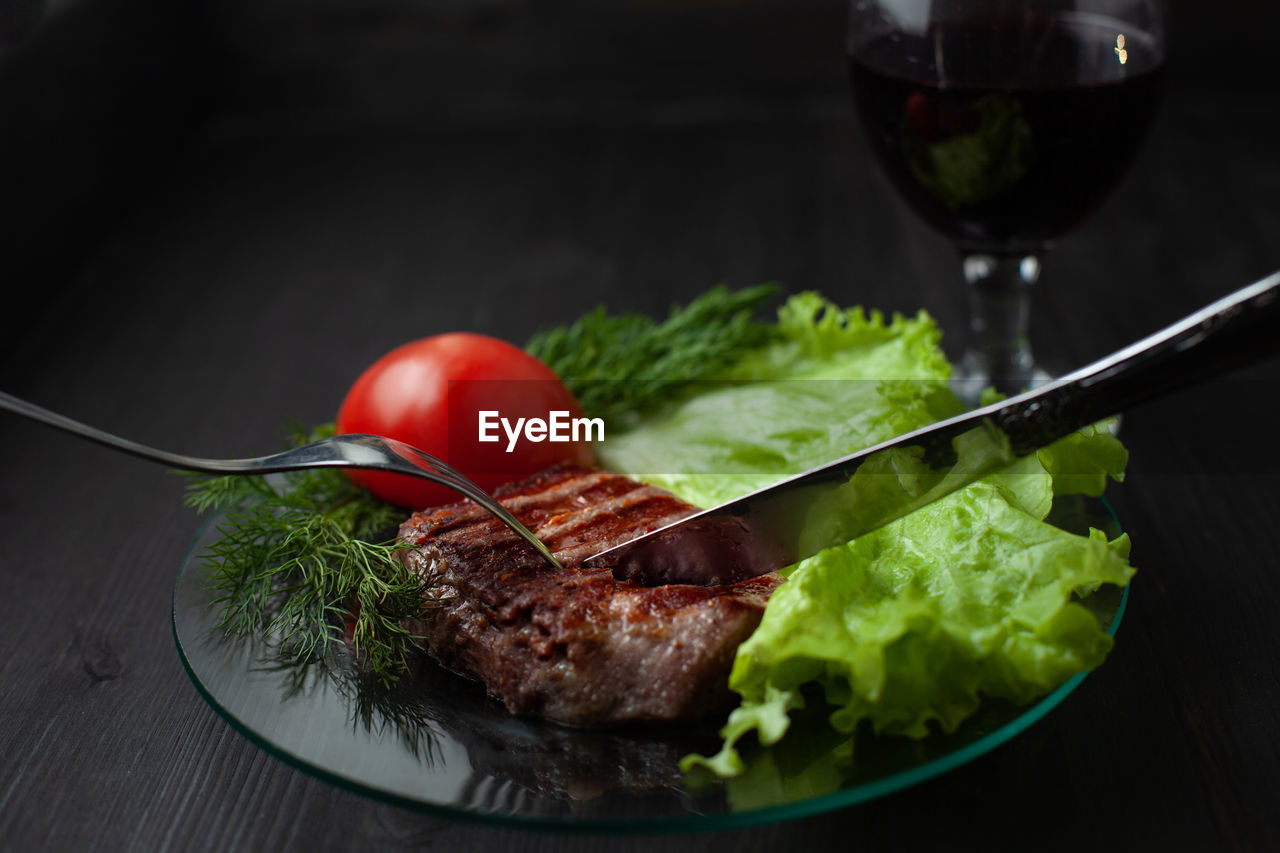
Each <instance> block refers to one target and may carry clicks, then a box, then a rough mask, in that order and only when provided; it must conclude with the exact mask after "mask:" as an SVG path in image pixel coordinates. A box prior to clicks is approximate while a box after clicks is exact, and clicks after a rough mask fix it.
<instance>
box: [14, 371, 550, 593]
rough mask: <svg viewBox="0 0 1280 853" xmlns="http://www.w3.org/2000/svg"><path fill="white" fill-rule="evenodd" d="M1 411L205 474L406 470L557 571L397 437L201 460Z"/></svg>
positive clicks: (50, 416) (512, 523)
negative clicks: (478, 511) (469, 506)
mask: <svg viewBox="0 0 1280 853" xmlns="http://www.w3.org/2000/svg"><path fill="white" fill-rule="evenodd" d="M0 409H6V410H8V411H10V412H13V413H14V414H18V415H22V416H24V417H27V418H30V419H31V420H33V421H39V422H40V423H43V424H47V425H48V426H51V427H56V428H57V429H60V430H63V431H64V432H69V433H71V434H72V435H78V436H80V437H81V438H87V439H89V440H90V441H95V442H97V443H98V444H102V445H105V446H107V447H110V448H114V449H115V450H123V451H124V452H125V453H131V454H133V455H134V456H139V457H141V458H143V459H150V460H151V461H153V462H163V463H164V464H166V465H170V466H172V467H174V468H180V469H182V470H184V471H201V472H203V473H207V474H274V473H278V472H281V471H301V470H304V469H306V468H364V469H366V470H370V471H390V472H393V473H396V474H408V475H409V476H410V477H421V478H422V479H424V480H431V481H432V482H434V483H439V484H440V485H442V486H447V487H449V488H450V489H453V490H454V491H456V492H458V493H459V494H461V495H463V496H465V497H468V498H470V499H471V500H473V501H475V502H476V503H477V504H479V505H480V506H482V507H484V508H485V509H486V510H488V511H489V512H490V513H492V514H493V515H494V516H495V517H496V518H497V519H498V520H499V521H501V522H502V523H503V524H505V525H506V526H507V527H509V528H511V529H512V530H513V531H515V532H516V533H518V534H519V535H520V536H521V537H523V538H524V539H525V541H527V542H528V543H529V544H530V545H532V546H533V547H534V548H536V549H537V551H538V553H539V554H541V555H542V557H543V559H545V560H546V561H547V562H548V563H550V564H551V565H552V566H554V567H555V568H557V569H558V568H560V563H559V562H557V561H556V558H555V557H554V556H553V555H552V554H551V549H549V548H548V547H547V546H546V545H545V544H544V543H543V542H542V540H540V539H538V537H537V536H534V535H533V533H532V531H530V530H529V528H527V527H525V526H524V525H523V524H521V523H520V522H519V521H518V520H516V517H515V516H513V515H512V514H511V513H510V512H508V511H507V509H506V508H505V507H504V506H502V504H500V503H498V502H497V501H495V500H494V499H493V498H492V497H490V496H489V494H488V493H487V492H485V491H484V489H482V488H480V487H479V486H477V485H476V484H475V483H473V482H472V481H471V480H469V479H467V478H466V477H465V476H463V475H462V474H461V473H460V472H459V471H458V470H457V469H456V468H453V467H452V466H450V465H448V464H447V463H445V462H442V461H441V460H439V459H437V458H435V457H434V456H432V455H430V454H429V453H424V452H423V451H421V450H419V449H418V448H416V447H413V446H411V445H408V444H405V443H404V442H403V441H396V440H395V439H394V438H384V437H383V436H380V435H336V436H333V437H332V438H322V439H320V440H319V441H313V442H311V443H310V444H305V445H303V446H302V447H295V448H293V449H292V450H285V451H283V452H281V453H273V454H272V455H270V456H257V457H252V458H249V459H202V458H200V457H198V456H185V455H183V454H181V453H170V452H168V451H167V450H157V449H156V448H154V447H148V446H147V445H145V444H139V443H137V442H136V441H130V440H129V439H127V438H121V437H119V436H117V435H112V434H111V433H109V432H103V431H102V430H100V429H96V428H94V427H91V426H88V425H87V424H82V423H80V422H79V421H75V420H72V419H71V418H68V417H66V416H64V415H60V414H58V413H57V412H51V411H49V410H48V409H42V408H40V407H39V406H37V405H34V404H32V403H28V402H27V401H26V400H22V399H19V398H17V397H14V396H13V395H11V394H6V393H4V392H3V391H0Z"/></svg>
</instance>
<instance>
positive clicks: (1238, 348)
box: [989, 272, 1280, 456]
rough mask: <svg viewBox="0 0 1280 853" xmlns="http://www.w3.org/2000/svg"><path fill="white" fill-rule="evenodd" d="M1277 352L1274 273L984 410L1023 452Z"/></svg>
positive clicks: (1279, 331) (1277, 279) (1279, 296)
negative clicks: (1098, 358)
mask: <svg viewBox="0 0 1280 853" xmlns="http://www.w3.org/2000/svg"><path fill="white" fill-rule="evenodd" d="M1277 353H1280V272H1276V273H1272V274H1271V275H1269V276H1267V277H1266V278H1264V279H1262V280H1261V281H1257V282H1255V283H1253V284H1251V285H1249V286H1247V287H1244V288H1241V289H1240V290H1237V291H1236V292H1235V293H1232V294H1230V295H1229V296H1226V297H1223V298H1222V299H1219V300H1218V301H1216V302H1214V303H1212V304H1210V305H1207V306H1205V307H1204V308H1202V309H1200V310H1199V311H1196V312H1195V313H1193V314H1190V315H1188V316H1187V317H1184V318H1183V319H1182V320H1179V321H1178V322H1176V323H1174V324H1173V325H1171V326H1168V327H1166V328H1164V329H1162V330H1161V331H1159V332H1156V333H1155V334H1153V335H1149V336H1148V337H1146V338H1143V339H1142V340H1140V341H1138V342H1137V343H1134V344H1132V345H1130V346H1128V347H1125V348H1124V349H1122V350H1119V351H1118V352H1116V353H1113V354H1112V355H1109V356H1107V357H1106V358H1103V359H1101V360H1099V361H1096V362H1094V363H1093V364H1090V365H1088V366H1087V367H1083V368H1081V369H1080V370H1077V371H1074V372H1072V373H1070V374H1068V375H1066V376H1063V377H1062V378H1060V379H1057V380H1054V381H1053V382H1050V383H1048V384H1047V385H1044V386H1042V387H1041V388H1038V389H1036V390H1034V391H1030V392H1028V393H1026V394H1021V395H1019V396H1017V397H1013V398H1010V399H1009V400H1006V401H1004V402H1002V403H997V404H995V405H994V406H991V407H989V408H991V409H993V410H994V411H993V412H992V413H991V417H992V418H993V419H994V420H995V422H996V424H997V425H999V426H1000V427H1001V428H1002V429H1004V431H1005V432H1006V434H1008V436H1009V439H1010V442H1011V444H1012V448H1013V451H1014V453H1015V454H1016V455H1018V456H1024V455H1026V454H1027V453H1030V452H1032V451H1034V450H1036V449H1037V448H1040V447H1043V446H1044V445H1046V444H1048V443H1050V442H1052V441H1055V440H1057V439H1059V438H1062V437H1064V436H1067V435H1070V434H1071V433H1072V432H1074V431H1076V430H1078V429H1081V428H1083V427H1086V426H1088V425H1089V424H1093V423H1097V422H1098V421H1100V420H1102V419H1103V418H1106V417H1110V416H1111V415H1114V414H1116V413H1117V412H1120V411H1123V410H1124V409H1127V408H1130V407H1132V406H1135V405H1138V404H1139V403H1144V402H1146V401H1148V400H1151V399H1153V398H1155V397H1159V396H1162V395H1164V394H1166V393H1168V392H1170V391H1174V390H1177V389H1180V388H1185V387H1187V386H1189V385H1192V384H1194V383H1196V382H1200V381H1203V380H1206V379H1210V378H1213V377H1215V376H1219V375H1221V374H1223V373H1227V372H1228V371H1231V370H1234V369H1236V368H1238V367H1243V366H1245V365H1247V364H1252V363H1254V362H1256V361H1261V360H1262V359H1264V358H1267V357H1269V356H1272V355H1276V354H1277Z"/></svg>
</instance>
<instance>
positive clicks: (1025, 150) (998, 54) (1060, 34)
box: [847, 0, 1164, 403]
mask: <svg viewBox="0 0 1280 853" xmlns="http://www.w3.org/2000/svg"><path fill="white" fill-rule="evenodd" d="M847 47H848V53H849V60H850V77H851V81H852V88H853V96H854V101H855V103H856V105H857V109H858V112H859V115H860V118H861V121H862V124H863V126H864V129H865V130H866V133H867V136H868V139H869V142H870V145H871V148H872V150H873V151H874V152H875V154H876V157H877V158H878V160H879V162H880V165H881V167H882V168H883V169H884V171H885V173H886V174H887V175H888V177H889V180H890V181H891V183H892V184H893V186H894V187H895V188H896V189H897V190H898V192H899V193H901V195H902V196H903V198H905V199H906V201H907V202H908V204H909V205H910V206H911V207H912V208H913V209H914V210H915V211H916V213H917V214H919V215H920V216H921V217H923V218H924V220H925V221H926V222H928V223H929V224H930V225H932V226H933V227H934V228H936V229H937V230H939V231H941V232H942V233H943V234H944V235H946V236H947V237H948V238H950V239H951V241H952V243H953V244H954V245H955V246H956V248H957V249H958V250H959V252H960V255H961V259H962V264H961V268H962V271H963V274H964V279H965V281H966V282H967V283H968V286H969V294H970V338H969V341H968V349H967V350H966V352H965V353H964V356H963V357H962V358H961V360H960V363H959V365H958V367H957V372H956V381H955V383H954V384H955V388H956V390H957V392H958V393H959V394H960V396H961V397H962V398H963V399H965V400H966V401H968V402H971V403H972V402H973V401H974V400H975V399H976V397H977V395H978V393H979V391H980V390H981V389H982V388H983V387H985V386H987V385H991V386H994V387H995V388H996V390H998V391H1001V392H1004V393H1016V392H1018V391H1021V390H1023V389H1025V388H1027V387H1030V386H1033V385H1035V384H1037V383H1038V382H1040V381H1043V380H1045V379H1047V378H1048V374H1047V373H1046V372H1045V371H1044V370H1042V369H1041V368H1040V367H1038V366H1037V364H1036V362H1035V360H1034V359H1033V358H1032V354H1031V346H1030V343H1029V341H1028V335H1027V330H1028V321H1029V310H1030V297H1031V292H1030V290H1031V286H1032V285H1034V284H1035V282H1036V280H1037V279H1038V278H1039V275H1040V255H1041V254H1042V253H1043V252H1044V250H1045V249H1047V248H1048V247H1049V246H1050V245H1051V244H1052V243H1053V241H1054V240H1055V239H1057V238H1058V237H1059V236H1060V235H1062V234H1063V233H1065V232H1066V231H1067V230H1069V229H1070V228H1072V227H1074V226H1075V225H1077V224H1078V223H1080V222H1081V221H1082V220H1083V219H1085V218H1086V217H1087V216H1088V215H1089V214H1090V213H1092V212H1093V210H1094V209H1095V208H1097V207H1098V205H1099V204H1100V203H1101V202H1102V200H1103V199H1104V198H1105V197H1106V195H1107V194H1108V193H1109V192H1110V191H1111V189H1112V188H1113V187H1115V185H1116V184H1117V183H1118V182H1119V181H1120V179H1121V177H1122V176H1123V175H1124V173H1125V171H1126V170H1127V168H1128V167H1129V165H1130V163H1131V162H1132V161H1133V159H1134V156H1135V155H1136V153H1137V150H1138V148H1139V146H1140V144H1141V142H1142V139H1143V137H1144V136H1145V134H1146V130H1147V127H1148V125H1149V124H1150V123H1151V119H1152V117H1153V115H1154V113H1155V111H1156V106H1157V104H1158V101H1159V99H1160V94H1161V92H1162V89H1163V68H1164V10H1163V7H1162V4H1161V3H1160V0H1016V2H1014V0H851V4H850V16H849V32H848V43H847Z"/></svg>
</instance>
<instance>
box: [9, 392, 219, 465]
mask: <svg viewBox="0 0 1280 853" xmlns="http://www.w3.org/2000/svg"><path fill="white" fill-rule="evenodd" d="M0 409H4V410H6V411H9V412H13V413H14V414H15V415H22V416H23V417H25V418H30V419H31V420H33V421H38V422H39V423H42V424H45V425H46V426H51V427H53V428H54V429H60V430H62V431H63V432H68V433H71V434H72V435H76V436H79V437H80V438H85V439H88V440H89V441H92V442H96V443H97V444H101V445H104V446H106V447H111V448H114V449H116V450H123V451H124V452H125V453H130V454H132V455H134V456H138V457H140V458H142V459H150V460H151V461H153V462H163V463H164V464H166V465H172V466H174V467H175V468H183V469H186V470H190V471H204V472H206V473H210V474H219V473H226V472H227V471H228V469H226V468H220V467H216V466H214V465H213V464H210V463H213V462H216V461H217V460H210V459H198V458H196V457H194V456H183V455H182V454H179V453H170V452H168V451H167V450H158V449H156V448H154V447H149V446H147V445H145V444H139V443H138V442H136V441H130V440H129V439H127V438H121V437H120V436H118V435H112V434H111V433H109V432H104V431H102V430H100V429H98V428H97V427H91V426H89V425H88V424H83V423H80V421H77V420H73V419H72V418H69V417H67V416H66V415H60V414H58V413H57V412H51V411H49V410H48V409H44V408H41V407H40V406H37V405H36V404H34V403H28V402H27V401H26V400H23V399H21V398H19V397H15V396H13V395H12V394H7V393H5V392H4V391H0Z"/></svg>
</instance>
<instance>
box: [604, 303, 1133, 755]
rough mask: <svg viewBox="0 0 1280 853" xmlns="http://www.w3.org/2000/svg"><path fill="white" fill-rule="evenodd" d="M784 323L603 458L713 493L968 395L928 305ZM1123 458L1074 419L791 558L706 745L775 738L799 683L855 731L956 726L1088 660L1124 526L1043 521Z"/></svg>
mask: <svg viewBox="0 0 1280 853" xmlns="http://www.w3.org/2000/svg"><path fill="white" fill-rule="evenodd" d="M779 330H780V332H781V334H780V335H779V337H778V338H777V339H776V340H775V341H774V342H773V343H771V344H769V345H768V346H765V347H762V348H761V349H760V350H758V351H756V352H754V353H752V354H750V355H748V356H747V357H746V358H744V359H742V360H741V361H739V362H738V363H736V364H735V365H733V366H732V367H730V368H728V369H727V370H725V371H724V372H723V374H722V375H721V376H719V377H718V381H717V382H716V383H715V384H712V385H708V386H705V387H702V388H700V389H699V393H695V394H692V395H690V396H688V397H687V398H685V399H682V400H678V401H674V402H672V403H671V404H670V405H669V406H667V407H666V408H665V409H664V410H663V411H662V412H660V413H658V414H655V415H653V416H651V417H649V418H648V419H646V420H645V421H644V422H643V423H642V424H640V425H639V426H637V427H636V428H634V429H631V430H629V431H626V432H624V433H620V434H618V435H616V436H611V437H610V438H609V440H608V441H607V442H606V443H605V444H604V446H603V447H602V448H601V457H602V459H603V461H604V463H605V464H606V465H607V466H609V467H610V468H613V469H614V470H619V471H625V472H628V473H632V474H634V475H638V476H641V477H643V478H644V479H647V480H650V481H652V482H655V483H658V484H659V485H663V486H665V487H667V488H669V489H671V490H673V491H675V492H676V493H677V494H680V495H681V496H683V497H684V498H685V499H687V500H689V501H691V502H693V503H695V504H700V505H704V506H709V505H712V504H715V503H718V502H721V501H724V500H728V499H730V498H732V497H736V496H738V495H741V494H744V493H746V492H748V491H750V490H752V489H755V488H759V487H760V486H763V485H767V484H768V483H770V482H773V481H776V480H777V479H780V478H782V477H785V476H788V475H790V474H792V473H796V472H798V471H802V470H805V469H807V468H809V467H812V466H813V465H816V464H819V463H821V462H824V461H828V460H830V459H832V458H835V457H837V456H840V455H844V454H847V453H850V452H853V451H855V450H858V449H860V448H862V447H866V446H870V445H872V444H875V443H878V442H880V441H884V440H886V439H888V438H891V437H892V436H894V435H897V434H900V433H902V432H906V431H909V430H912V429H916V428H919V427H921V426H925V425H927V424H929V423H931V422H933V421H935V420H937V419H939V418H942V417H947V416H949V415H952V414H955V413H957V412H959V411H960V410H961V406H960V404H959V402H958V401H957V400H956V398H955V397H954V396H953V395H952V394H951V392H950V391H949V389H948V388H947V379H948V377H949V375H950V366H949V365H948V364H947V362H946V359H945V357H943V355H942V352H941V349H940V348H939V346H938V344H939V340H940V334H939V332H938V329H937V326H936V324H935V323H934V322H933V320H932V319H931V318H929V317H928V316H927V315H926V314H923V313H921V314H919V315H917V316H916V317H914V318H905V317H902V316H894V317H892V318H890V319H888V320H886V319H885V318H884V317H883V316H882V315H880V314H876V313H870V314H868V313H866V312H863V311H861V310H860V309H850V310H847V311H843V310H840V309H838V308H836V307H835V306H833V305H831V304H830V303H829V302H826V301H825V300H823V299H821V297H818V296H816V295H814V294H802V295H800V296H796V297H793V298H792V299H791V300H790V301H788V303H787V304H786V305H785V306H784V307H783V308H782V310H781V311H780V316H779ZM1125 462H1126V454H1125V450H1124V447H1123V445H1121V444H1120V442H1119V441H1118V440H1117V439H1116V438H1115V437H1114V436H1113V435H1112V434H1111V433H1110V432H1109V431H1108V430H1107V429H1106V428H1105V427H1098V428H1091V429H1088V430H1084V431H1081V432H1080V433H1077V434H1074V435H1072V436H1070V437H1068V438H1067V439H1064V440H1063V441H1060V442H1058V443H1057V444H1055V445H1053V446H1051V447H1049V448H1046V449H1044V450H1043V451H1041V452H1040V453H1038V454H1036V455H1033V456H1031V457H1028V458H1025V459H1022V460H1020V461H1018V462H1017V463H1016V464H1014V465H1012V466H1010V467H1009V468H1007V469H1005V470H1003V471H1000V472H998V473H996V474H993V475H990V476H988V477H986V478H984V479H983V480H981V481H979V482H977V483H974V484H972V485H970V486H969V487H967V488H965V489H962V490H960V491H958V492H956V493H954V494H952V495H950V496H949V497H947V498H944V499H943V500H940V501H938V502H936V503H934V504H931V505H929V506H927V507H925V508H924V509H922V510H919V511H917V512H915V513H913V514H911V515H909V516H907V517H905V518H902V519H899V520H898V521H896V522H894V523H892V524H890V525H887V526H885V527H882V528H880V529H879V530H876V531H873V532H872V533H869V534H867V535H865V536H862V537H859V538H858V539H856V540H854V541H852V542H849V543H847V544H845V545H841V546H838V547H835V548H830V549H828V550H825V551H823V552H821V553H819V554H817V555H816V556H814V557H812V558H810V559H808V560H805V561H803V562H801V563H799V564H797V565H796V566H794V567H791V568H790V569H789V570H788V571H787V572H786V574H788V581H787V582H786V583H785V584H783V585H782V586H781V587H780V588H779V589H778V591H777V592H776V593H774V595H773V597H772V599H771V600H770V602H769V605H768V608H767V609H766V612H765V615H764V619H763V620H762V622H761V624H760V627H759V628H758V629H757V630H756V632H755V633H754V634H753V635H752V637H751V638H750V639H749V640H748V641H747V642H746V643H744V644H743V645H742V646H741V647H740V648H739V650H738V653H737V657H736V659H735V662H734V667H733V671H732V675H731V678H730V686H731V687H732V688H733V689H734V690H736V691H737V692H738V693H740V694H741V695H742V704H741V705H740V707H739V708H738V709H737V710H735V711H734V712H733V714H732V715H731V716H730V718H729V720H728V722H727V723H726V725H725V727H724V729H723V731H722V733H721V734H722V735H723V737H724V738H725V745H724V748H723V749H722V750H721V752H720V753H719V754H718V755H716V756H713V757H711V758H704V757H701V756H691V757H689V758H688V759H686V767H687V768H688V767H693V766H695V765H700V766H703V767H706V768H708V769H710V770H712V771H713V772H715V773H716V774H719V775H721V776H734V775H735V774H739V773H741V772H742V771H743V765H742V762H741V760H740V758H739V756H738V754H737V751H736V746H735V745H736V743H737V742H738V741H739V740H740V739H741V738H743V737H745V736H747V735H749V734H751V733H754V736H755V738H756V739H757V740H758V741H759V742H760V743H762V744H764V745H766V746H768V745H770V744H774V743H777V742H778V741H779V740H780V739H781V738H783V737H784V736H785V735H786V734H787V732H788V730H789V729H790V727H791V720H792V717H793V715H794V714H795V713H796V712H797V711H798V710H799V709H802V708H804V707H805V705H806V701H805V696H806V695H808V696H810V697H813V696H820V697H821V700H822V702H823V703H825V704H826V705H827V706H829V708H830V713H829V714H828V715H827V720H828V723H829V725H830V727H831V728H832V729H833V730H834V731H836V732H838V733H844V734H851V733H852V732H854V730H855V729H857V728H858V727H859V726H862V725H864V724H865V725H866V726H869V727H870V728H871V729H873V730H874V731H877V732H885V733H894V734H901V735H906V736H909V737H923V736H924V735H926V734H927V733H928V732H929V731H930V730H931V729H934V728H937V729H941V730H943V731H952V730H954V729H955V727H956V726H957V725H959V723H960V722H961V721H962V720H964V719H965V718H966V717H967V716H969V715H970V714H972V713H973V712H974V710H975V709H976V708H977V707H978V705H979V703H980V701H981V697H982V696H984V695H985V696H993V697H1001V698H1003V699H1008V700H1011V701H1014V702H1026V701H1029V700H1031V699H1034V698H1036V697H1038V696H1041V695H1044V694H1045V693H1048V692H1049V691H1051V690H1052V689H1053V688H1055V687H1056V686H1058V685H1059V684H1061V683H1062V682H1064V681H1065V680H1067V679H1068V678H1070V677H1071V676H1072V675H1074V674H1076V673H1078V672H1082V671H1086V670H1088V669H1091V668H1093V667H1095V666H1097V665H1098V664H1099V663H1100V662H1101V661H1102V660H1103V658H1104V657H1105V655H1106V654H1107V651H1108V650H1109V649H1110V647H1111V642H1112V641H1111V638H1110V636H1109V635H1108V634H1107V633H1106V632H1105V631H1104V630H1103V628H1102V627H1101V626H1100V625H1099V624H1098V621H1097V619H1096V618H1095V617H1094V616H1093V615H1092V613H1090V612H1089V611H1088V610H1087V609H1086V608H1085V607H1084V606H1082V605H1081V604H1079V603H1078V601H1077V600H1076V599H1077V597H1078V596H1079V595H1084V594H1087V593H1089V592H1091V591H1092V590H1094V589H1096V588H1097V587H1098V586H1099V585H1100V584H1104V583H1108V584H1116V585H1124V584H1126V583H1127V582H1128V580H1129V578H1130V576H1131V575H1132V572H1133V570H1132V569H1131V568H1130V567H1129V565H1128V561H1127V556H1128V539H1127V538H1126V537H1123V536H1122V537H1120V538H1118V539H1117V540H1115V541H1114V542H1108V541H1107V540H1106V537H1105V536H1104V535H1103V534H1102V533H1100V532H1097V531H1094V532H1093V533H1092V534H1091V535H1088V536H1078V535H1075V534H1072V533H1068V532H1065V531H1063V530H1060V529H1058V528H1056V527H1054V526H1052V525H1050V524H1048V523H1046V522H1045V521H1044V520H1043V519H1044V518H1045V516H1046V514H1047V513H1048V512H1049V510H1050V508H1051V506H1052V503H1053V499H1054V497H1055V495H1063V494H1069V493H1084V494H1091V495H1097V494H1100V493H1101V492H1102V489H1103V487H1104V486H1105V483H1106V480H1107V479H1108V478H1111V479H1119V478H1120V477H1121V475H1122V473H1123V469H1124V465H1125Z"/></svg>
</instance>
